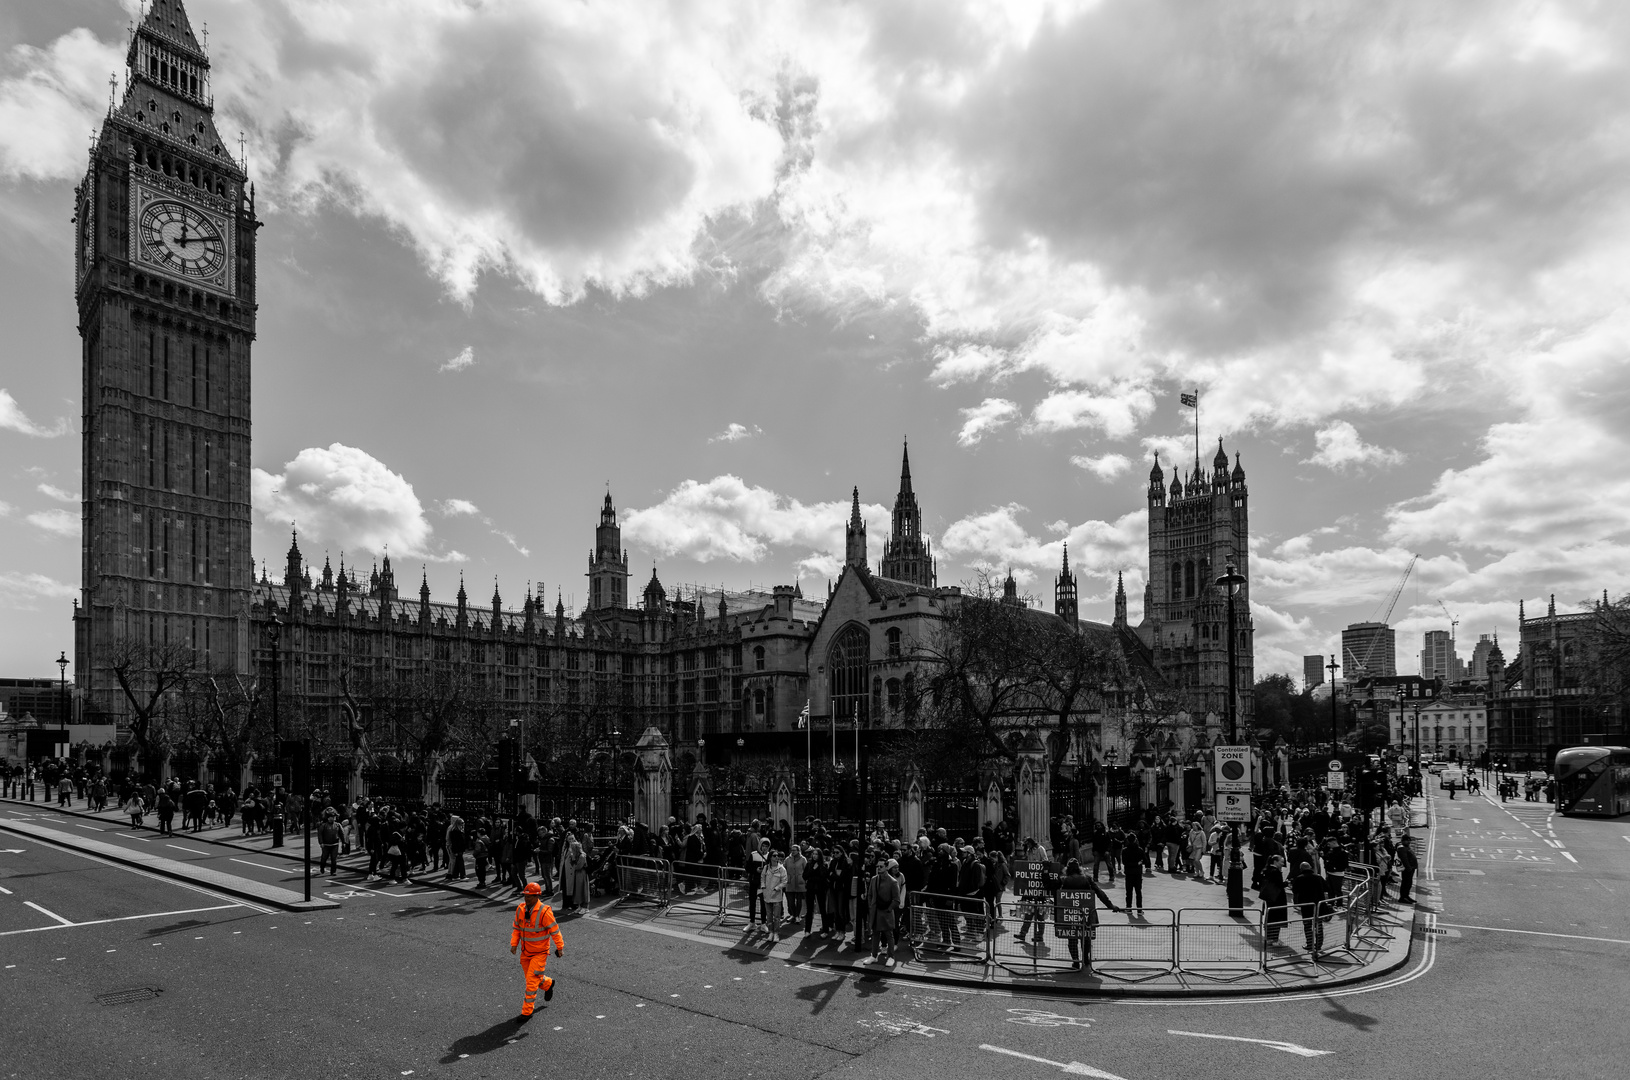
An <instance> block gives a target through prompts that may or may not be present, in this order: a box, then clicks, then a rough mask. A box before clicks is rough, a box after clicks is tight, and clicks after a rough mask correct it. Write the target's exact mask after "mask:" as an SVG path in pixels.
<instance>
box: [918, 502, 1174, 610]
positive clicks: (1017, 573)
mask: <svg viewBox="0 0 1630 1080" xmlns="http://www.w3.org/2000/svg"><path fill="white" fill-rule="evenodd" d="M1027 512H1028V511H1027V510H1026V508H1025V507H1024V506H1021V505H1020V504H1018V503H1007V504H1005V505H1002V506H997V507H993V508H992V509H990V510H987V511H985V512H984V513H980V514H970V515H968V516H967V517H963V518H959V519H958V520H956V521H954V522H952V523H951V524H950V525H949V526H947V527H946V530H945V535H944V536H943V537H942V538H941V539H940V552H941V554H943V555H946V556H949V557H951V558H954V559H959V560H961V561H962V562H963V563H965V564H966V565H968V566H970V567H973V568H975V569H978V570H984V571H988V572H991V573H1003V574H1005V573H1006V572H1007V570H1008V569H1009V568H1012V570H1013V576H1014V579H1015V580H1016V581H1019V582H1021V583H1024V584H1028V583H1032V582H1037V581H1040V582H1043V583H1045V582H1049V581H1051V580H1052V575H1054V574H1057V573H1058V570H1059V567H1060V566H1061V565H1062V563H1063V559H1064V546H1065V545H1066V544H1068V545H1069V549H1070V567H1071V569H1072V570H1073V571H1074V572H1076V573H1077V574H1079V575H1082V576H1084V577H1086V578H1088V579H1089V581H1088V582H1086V583H1083V586H1082V588H1083V590H1084V591H1087V590H1090V586H1091V582H1090V579H1092V578H1097V579H1098V580H1099V583H1100V585H1101V586H1104V588H1103V590H1102V592H1103V596H1104V597H1107V596H1108V595H1109V589H1110V588H1112V587H1113V585H1114V582H1115V575H1116V573H1117V572H1124V574H1125V580H1126V589H1127V594H1128V596H1129V597H1131V596H1134V595H1135V596H1137V597H1141V596H1142V590H1143V571H1142V569H1141V567H1142V565H1143V563H1144V562H1145V560H1146V559H1147V547H1148V535H1149V531H1148V526H1149V522H1148V515H1147V514H1146V513H1145V512H1144V511H1143V510H1136V511H1133V512H1131V513H1128V514H1125V515H1123V516H1121V517H1119V518H1117V519H1115V520H1114V521H1101V520H1089V521H1084V522H1081V523H1080V524H1077V525H1070V524H1068V523H1067V522H1055V523H1053V524H1050V525H1045V526H1044V528H1046V529H1047V531H1048V532H1051V533H1053V534H1054V537H1055V539H1050V540H1049V539H1043V538H1041V537H1038V536H1036V535H1034V534H1032V533H1031V532H1030V531H1029V529H1028V528H1027V527H1026V526H1025V524H1024V523H1023V521H1022V520H1021V518H1022V517H1023V516H1024V515H1025V514H1026V513H1027ZM1084 598H1090V597H1084ZM1046 603H1047V606H1050V605H1051V597H1050V596H1049V597H1048V598H1047V602H1046Z"/></svg>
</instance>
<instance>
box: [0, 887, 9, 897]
mask: <svg viewBox="0 0 1630 1080" xmlns="http://www.w3.org/2000/svg"><path fill="white" fill-rule="evenodd" d="M0 893H5V894H6V895H7V896H10V895H11V890H10V889H8V888H6V887H5V886H4V885H0Z"/></svg>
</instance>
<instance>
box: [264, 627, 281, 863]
mask: <svg viewBox="0 0 1630 1080" xmlns="http://www.w3.org/2000/svg"><path fill="white" fill-rule="evenodd" d="M282 639H283V620H282V619H280V618H278V616H277V613H276V612H275V611H274V612H273V613H272V621H271V622H270V623H268V624H267V626H266V640H267V641H269V642H271V645H272V747H273V752H274V753H276V754H278V755H281V754H282V753H283V723H282V720H281V718H280V717H279V715H278V711H277V688H278V684H279V683H281V682H282V681H283V652H282V645H281V642H282ZM274 760H276V759H274ZM276 767H277V768H279V769H281V768H282V764H281V761H277V763H276ZM272 797H273V801H274V803H275V804H276V805H274V806H273V808H272V815H271V817H272V846H273V847H282V846H283V811H282V802H283V799H282V793H281V792H279V791H277V785H275V784H274V785H273V792H272Z"/></svg>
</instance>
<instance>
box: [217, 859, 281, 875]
mask: <svg viewBox="0 0 1630 1080" xmlns="http://www.w3.org/2000/svg"><path fill="white" fill-rule="evenodd" d="M232 861H233V862H237V863H243V865H245V866H258V867H260V868H261V869H262V870H270V871H272V872H273V873H274V874H283V875H286V876H288V877H293V876H294V874H293V872H292V871H291V870H289V868H288V867H286V866H267V865H266V864H265V863H258V862H250V861H249V860H248V859H233V860H232Z"/></svg>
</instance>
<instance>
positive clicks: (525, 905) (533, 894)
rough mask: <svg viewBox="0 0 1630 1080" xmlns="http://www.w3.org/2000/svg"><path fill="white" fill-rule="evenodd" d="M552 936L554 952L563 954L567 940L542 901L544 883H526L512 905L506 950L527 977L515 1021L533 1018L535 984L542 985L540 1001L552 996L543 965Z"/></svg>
mask: <svg viewBox="0 0 1630 1080" xmlns="http://www.w3.org/2000/svg"><path fill="white" fill-rule="evenodd" d="M551 938H552V939H554V943H555V955H556V956H565V955H566V939H565V938H563V937H561V934H560V925H559V924H558V923H556V922H555V913H554V910H553V909H552V908H550V906H549V905H548V904H545V903H543V886H541V885H539V884H538V883H537V882H535V881H533V882H528V883H527V886H526V889H525V890H524V893H523V898H522V900H521V903H520V904H519V906H517V907H516V908H515V921H514V922H513V923H512V924H511V925H510V931H509V951H510V954H511V955H514V954H515V952H516V951H517V950H519V951H520V956H521V971H522V972H523V973H524V974H525V976H526V996H525V997H524V998H522V999H521V1015H520V1016H518V1017H516V1018H515V1022H516V1023H517V1024H524V1023H526V1022H527V1021H528V1020H530V1019H532V1008H533V1006H534V1004H535V1003H536V1001H537V997H538V984H539V983H542V984H543V1000H545V1001H548V1000H549V999H550V998H552V997H554V996H555V980H554V979H552V978H550V977H549V976H548V975H545V974H544V972H543V969H544V965H545V964H547V963H548V962H549V941H550V939H551Z"/></svg>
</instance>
